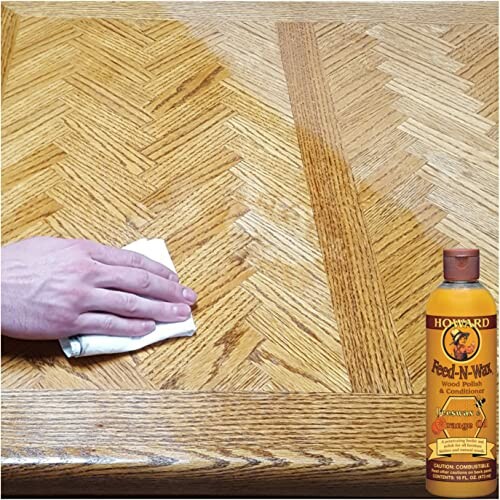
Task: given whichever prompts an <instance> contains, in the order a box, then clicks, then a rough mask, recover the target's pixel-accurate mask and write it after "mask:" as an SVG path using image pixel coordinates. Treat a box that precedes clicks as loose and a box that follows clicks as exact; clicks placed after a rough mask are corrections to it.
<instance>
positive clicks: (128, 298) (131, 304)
mask: <svg viewBox="0 0 500 500" xmlns="http://www.w3.org/2000/svg"><path fill="white" fill-rule="evenodd" d="M137 308H138V301H137V299H136V298H135V297H134V296H133V295H128V294H127V295H124V296H123V298H122V309H123V310H124V311H126V312H127V313H130V314H133V313H135V312H137Z"/></svg>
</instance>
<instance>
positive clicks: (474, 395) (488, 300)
mask: <svg viewBox="0 0 500 500" xmlns="http://www.w3.org/2000/svg"><path fill="white" fill-rule="evenodd" d="M443 265H444V279H445V281H444V282H443V283H442V284H441V285H440V286H439V287H438V288H437V289H436V290H435V291H434V292H432V294H431V296H430V299H429V302H428V304H427V318H426V325H427V368H426V370H427V421H426V426H427V467H426V469H427V470H426V472H427V474H426V487H427V490H428V491H429V492H430V493H432V494H434V495H438V496H442V497H448V498H450V497H452V498H453V497H454V498H471V497H480V496H485V495H489V494H491V493H493V492H494V491H495V489H496V484H497V480H496V470H497V469H496V459H495V457H496V451H497V450H496V429H497V425H496V404H497V403H496V398H497V388H496V377H497V363H496V359H497V357H496V346H497V340H496V322H497V317H496V306H495V301H494V299H493V297H492V296H491V294H490V293H489V292H488V291H487V290H486V288H484V287H483V285H482V284H481V283H480V282H479V281H478V279H479V250H477V249H460V248H456V249H447V250H444V252H443Z"/></svg>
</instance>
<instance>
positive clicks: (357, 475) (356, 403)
mask: <svg viewBox="0 0 500 500" xmlns="http://www.w3.org/2000/svg"><path fill="white" fill-rule="evenodd" d="M56 400H61V401H65V405H66V406H65V408H64V409H63V408H62V407H61V406H60V405H59V404H55V403H54V402H55V401H56ZM20 406H22V407H23V408H25V409H26V410H27V412H26V413H24V412H23V413H20V412H19V407H20ZM2 419H3V427H4V431H3V440H2V441H3V442H2V446H3V449H4V453H5V454H7V458H6V459H5V460H4V463H3V468H2V476H3V481H4V483H3V484H4V494H9V495H14V494H18V493H19V492H21V493H22V494H26V492H36V491H44V490H45V489H46V485H47V484H50V485H51V486H50V488H51V489H50V492H51V494H52V495H68V494H71V492H74V491H91V492H92V494H95V495H110V494H111V495H113V496H116V495H128V494H130V492H131V491H140V492H141V494H142V495H155V496H158V495H159V496H162V495H166V494H168V495H181V494H183V495H200V494H203V495H206V494H215V495H217V494H237V493H238V492H239V493H241V492H245V493H246V494H250V495H254V494H257V495H266V496H267V495H272V494H285V495H294V496H295V495H297V494H300V495H307V496H311V495H312V494H313V493H314V496H316V495H320V496H347V495H349V496H350V495H354V496H362V497H367V496H394V497H397V496H402V497H405V498H407V497H408V495H410V496H422V495H424V494H425V493H424V485H423V482H422V477H421V476H422V469H423V466H424V464H423V462H424V453H423V449H424V444H423V443H424V423H423V422H424V398H423V397H421V396H419V397H408V396H399V397H398V398H397V399H396V398H394V397H393V396H388V395H386V396H383V395H379V396H376V397H374V396H371V395H366V394H352V395H338V394H335V395H334V394H288V395H285V394H283V395H277V394H274V395H271V394H268V395H264V394H230V393H229V394H215V393H208V394H207V393H199V392H198V393H186V392H179V393H174V392H163V391H141V392H139V393H137V392H128V391H127V392H123V391H119V392H105V391H102V392H101V391H66V392H58V391H57V392H52V391H50V392H30V391H18V392H11V393H9V394H8V395H7V396H4V398H3V400H2ZM56 422H57V423H56ZM402 426H404V428H405V429H404V430H402ZM364 430H365V431H366V432H363V431H364ZM401 431H402V432H401ZM408 440H411V445H409V444H410V443H409V442H408ZM75 449H78V450H79V454H78V457H77V456H75V453H74V450H75ZM117 464H120V467H119V470H115V469H114V467H115V465H117ZM389 477H390V480H388V478H389ZM14 479H15V481H13V480H14ZM39 488H40V489H39ZM409 488H411V489H409ZM45 491H46V490H45Z"/></svg>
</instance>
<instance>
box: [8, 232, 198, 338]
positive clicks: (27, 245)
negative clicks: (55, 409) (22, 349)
mask: <svg viewBox="0 0 500 500" xmlns="http://www.w3.org/2000/svg"><path fill="white" fill-rule="evenodd" d="M196 298H197V297H196V293H195V292H194V291H193V290H191V289H190V288H187V287H184V286H182V285H180V284H179V279H178V277H177V275H176V274H175V273H174V272H173V271H171V270H169V269H168V268H166V267H165V266H163V265H162V264H159V263H158V262H156V261H154V260H151V259H148V258H147V257H144V256H143V255H141V254H138V253H136V252H132V251H130V250H122V249H118V248H113V247H109V246H106V245H101V244H99V243H95V242H92V241H87V240H69V239H61V238H49V237H36V238H30V239H27V240H22V241H19V242H16V243H12V244H10V245H7V246H5V247H3V248H2V333H3V334H4V335H7V336H9V337H15V338H21V339H31V340H46V339H57V338H63V337H69V336H71V335H75V334H77V333H102V334H107V335H124V336H142V335H146V334H147V333H150V332H152V331H153V330H154V329H155V321H163V322H176V321H183V320H185V319H187V318H188V317H189V315H190V314H191V308H190V305H192V304H194V303H195V302H196Z"/></svg>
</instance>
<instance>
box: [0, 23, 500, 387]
mask: <svg viewBox="0 0 500 500" xmlns="http://www.w3.org/2000/svg"><path fill="white" fill-rule="evenodd" d="M292 31H293V29H292ZM278 35H279V26H277V25H276V24H274V23H270V22H264V21H263V22H261V21H259V22H253V21H249V22H240V21H233V20H230V21H229V20H228V21H220V20H217V21H214V22H212V21H211V22H202V21H200V22H196V23H194V22H190V23H181V22H178V21H165V20H161V21H156V20H147V21H146V20H136V21H133V20H127V21H123V20H111V19H91V18H87V19H75V20H65V19H60V18H43V17H42V18H30V17H21V18H20V19H19V25H18V32H17V36H16V40H15V45H14V49H13V52H12V59H11V62H10V67H9V72H8V81H7V85H6V89H5V92H4V99H3V116H2V120H3V123H2V129H3V151H2V152H3V172H2V173H3V175H2V190H3V200H2V209H3V217H2V226H3V241H4V243H5V242H8V241H14V240H17V239H20V238H25V237H28V236H33V235H53V236H56V235H58V236H62V237H78V238H80V237H83V238H90V239H96V240H98V241H101V242H105V243H107V244H111V245H117V246H122V245H125V244H126V243H129V242H131V241H133V240H135V239H138V238H140V237H154V238H164V239H165V240H166V241H167V243H168V246H169V249H170V251H171V254H172V256H173V259H174V261H175V263H176V265H177V267H178V271H179V274H180V276H181V278H182V280H183V282H185V283H186V284H187V285H189V286H192V287H193V288H195V289H196V290H197V291H198V293H199V297H200V299H199V303H198V307H197V310H196V311H195V321H196V323H197V325H198V333H197V334H196V335H195V336H194V337H193V338H190V339H179V340H172V341H167V342H164V343H162V344H159V345H155V346H152V347H149V348H147V349H145V350H143V351H140V352H137V353H133V354H130V355H122V356H113V357H108V358H99V359H98V360H89V359H83V360H71V361H68V360H66V359H65V358H64V357H63V355H62V354H61V353H59V351H58V347H57V345H56V344H55V343H51V344H47V345H44V346H43V347H42V354H41V355H37V354H36V352H37V351H40V346H36V347H34V346H33V344H28V343H22V342H5V344H6V348H4V355H3V382H4V385H5V386H6V387H10V388H39V389H55V388H89V389H111V388H117V389H119V388H139V389H141V388H146V389H148V388H163V389H186V390H214V391H233V392H234V391H270V392H279V391H305V392H322V391H333V392H348V391H351V390H352V389H355V390H356V391H360V390H363V389H366V390H375V391H376V392H411V391H415V392H421V391H422V389H423V384H424V379H423V377H424V373H423V368H424V356H425V349H424V348H423V345H424V344H423V342H424V327H423V315H424V313H423V311H424V304H425V300H426V298H427V296H428V294H429V292H430V291H431V290H432V289H433V288H434V287H435V286H436V285H437V284H438V283H439V281H440V262H439V261H440V251H441V248H442V247H443V246H450V245H457V244H462V245H474V246H479V247H480V248H481V251H482V256H483V264H482V268H483V281H484V282H485V284H486V285H487V286H489V287H490V289H492V290H494V291H496V281H495V277H496V271H497V270H496V256H497V253H496V252H497V227H496V226H497V225H496V213H497V201H496V198H497V188H496V186H497V180H496V179H497V167H496V154H497V149H496V148H497V145H496V134H497V130H498V128H497V122H498V115H497V111H498V110H497V82H496V73H497V62H498V61H497V50H496V47H497V34H496V30H495V27H492V26H490V25H470V24H469V25H454V26H445V25H418V24H412V25H411V26H409V25H403V24H361V23H354V24H347V23H320V22H318V23H315V24H314V37H313V38H314V43H316V44H317V50H318V51H319V56H320V57H319V59H318V60H319V61H320V67H319V68H318V74H321V75H323V76H324V78H325V81H326V86H327V87H328V88H327V89H325V95H326V96H327V97H328V96H330V97H331V100H332V101H333V106H334V108H335V113H336V116H332V117H331V118H332V120H337V122H338V129H339V135H340V137H339V141H341V143H342V145H343V150H344V154H345V161H346V162H347V167H348V170H349V172H348V173H349V175H347V176H345V177H344V178H343V179H344V180H343V181H342V182H345V186H344V187H345V192H347V191H348V190H349V189H350V188H351V187H353V188H354V189H353V193H354V194H355V197H354V198H351V199H354V200H355V201H354V202H353V203H355V204H356V206H354V207H350V208H351V209H355V211H356V212H355V213H356V214H359V216H360V217H361V218H360V220H359V221H358V225H357V226H356V225H352V224H350V222H351V221H349V220H346V221H344V222H346V224H345V226H344V227H349V228H350V229H349V231H352V234H350V235H340V236H336V235H335V234H334V235H333V236H331V237H330V238H332V239H333V240H335V238H337V239H341V240H342V239H345V240H346V241H353V242H355V244H356V245H359V248H369V249H370V252H369V255H367V259H368V262H370V263H372V261H371V260H370V259H371V257H370V256H371V255H373V259H374V260H373V264H374V266H375V267H374V270H373V275H371V276H361V277H358V278H359V279H358V278H356V277H355V278H354V281H355V282H356V283H355V284H356V285H357V286H358V288H357V289H356V290H357V292H356V293H358V296H357V297H358V299H359V297H360V295H359V294H363V296H364V298H365V299H366V303H367V304H374V305H373V309H372V311H371V315H369V314H366V315H365V314H364V312H363V311H357V312H356V310H355V309H356V308H355V303H354V304H353V300H355V299H353V296H352V292H351V290H350V289H343V288H341V287H340V286H338V287H337V288H336V283H342V281H335V279H333V280H332V273H333V271H335V272H338V273H340V274H341V275H345V277H346V279H347V278H348V277H349V273H351V272H354V274H355V270H354V271H352V270H351V269H348V268H345V267H342V265H341V263H336V265H333V263H332V262H331V261H329V260H328V259H324V257H323V256H324V255H325V248H324V247H325V238H328V237H329V236H328V235H326V236H323V238H322V239H321V240H320V238H319V237H318V230H317V227H319V226H321V221H318V220H317V219H316V221H315V217H316V218H318V216H319V215H318V214H321V213H322V212H321V206H319V202H320V201H323V202H324V201H325V200H321V199H319V198H318V197H317V195H316V190H315V183H316V182H317V179H314V178H311V174H310V172H311V170H310V169H308V170H307V172H308V175H306V173H305V172H306V170H305V169H304V163H303V162H304V161H305V159H307V155H308V151H305V150H304V149H305V146H304V144H307V143H306V142H304V140H302V141H301V143H300V146H299V142H298V139H297V133H298V134H299V136H300V137H302V138H303V137H304V131H303V130H299V127H298V126H297V127H296V124H297V123H300V122H301V120H300V119H301V117H300V116H297V111H296V110H297V109H299V110H300V106H295V107H294V106H291V99H290V95H292V93H289V90H290V89H289V85H290V81H291V78H290V75H289V73H290V72H291V71H292V70H291V69H290V67H291V66H290V65H292V66H293V65H294V64H300V61H298V62H297V61H292V60H290V59H292V58H290V55H289V53H288V52H287V51H286V44H287V40H288V39H287V34H286V32H283V33H282V34H281V35H280V36H278ZM313 49H315V47H313ZM285 63H287V64H285ZM287 68H288V69H287ZM2 73H3V68H2ZM307 77H308V75H304V78H307ZM294 95H296V94H294ZM292 104H293V103H292ZM292 109H293V110H294V112H292ZM294 113H295V115H294ZM321 129H322V126H321V124H319V125H318V131H319V132H318V137H320V136H321ZM305 133H306V134H309V135H312V136H315V134H316V129H314V130H306V131H305ZM320 138H321V137H320ZM322 147H323V148H327V149H329V150H330V153H331V154H336V152H337V147H338V144H329V143H326V144H323V145H322ZM301 148H302V149H301ZM351 172H352V179H351V178H350V177H349V176H350V175H351ZM351 182H352V186H350V183H351ZM343 193H344V190H343V189H341V190H339V192H337V193H335V196H334V197H332V199H331V200H328V201H329V202H331V203H332V204H334V205H336V206H337V205H338V206H339V207H340V210H339V214H341V216H342V214H347V213H350V212H348V211H347V212H346V211H342V209H341V208H342V200H343ZM346 203H348V202H346ZM349 203H350V202H349ZM345 236H348V237H349V238H347V239H346V238H344V237H345ZM356 242H357V243H356ZM327 255H328V254H327ZM356 280H357V281H356ZM374 282H376V283H377V286H376V287H374V286H372V285H371V283H374ZM373 294H376V296H375V297H374V296H373ZM355 298H356V297H355ZM353 314H357V315H358V316H357V319H356V321H353V322H352V323H350V318H352V317H353V316H352V315H353ZM379 316H380V317H383V320H381V322H380V323H381V324H382V325H383V327H384V331H381V332H378V331H373V332H371V334H370V335H368V337H366V338H370V339H371V338H373V339H374V341H373V342H371V343H368V344H367V345H362V344H361V345H360V343H359V342H358V343H356V342H357V341H356V338H357V335H358V331H357V330H356V328H354V326H356V325H361V326H363V327H366V329H367V330H369V329H370V327H371V326H372V325H371V324H366V322H368V323H369V322H370V318H377V317H379ZM363 318H368V319H367V320H366V321H365V319H363ZM363 322H364V323H363ZM351 326H352V327H351ZM385 335H388V336H387V337H385ZM377 336H378V337H380V336H382V337H383V338H387V339H389V340H388V341H387V342H383V341H382V340H383V338H382V339H381V340H380V342H378V341H377ZM360 338H362V339H364V338H365V337H363V336H362V337H360ZM358 358H363V359H366V360H368V361H367V364H368V365H369V364H370V363H372V364H373V366H376V365H377V364H378V363H381V365H382V366H383V363H385V362H386V361H387V363H388V365H389V366H391V365H394V366H396V365H397V366H398V369H399V370H400V371H399V372H398V373H400V374H401V379H402V380H401V381H400V383H398V384H395V385H394V386H392V385H391V383H390V381H389V382H388V381H380V382H379V383H377V381H371V382H367V386H366V387H363V379H362V378H357V377H356V370H357V360H358ZM385 360H386V361H385ZM400 360H403V363H401V362H400ZM401 364H402V365H403V366H399V365H401ZM406 377H408V381H409V382H407V380H406ZM368 384H369V386H368ZM374 388H375V389H374Z"/></svg>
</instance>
